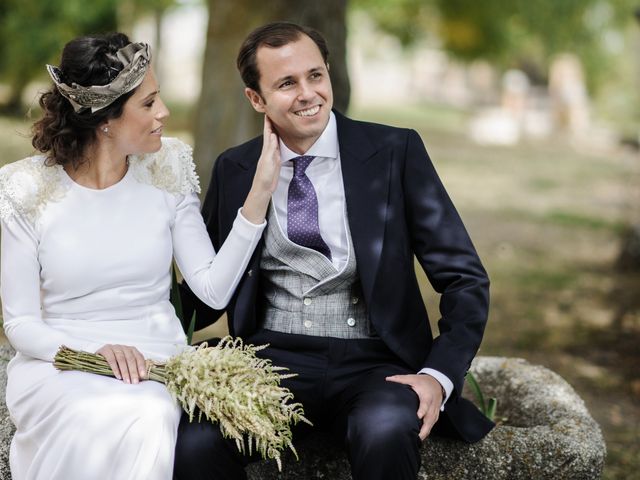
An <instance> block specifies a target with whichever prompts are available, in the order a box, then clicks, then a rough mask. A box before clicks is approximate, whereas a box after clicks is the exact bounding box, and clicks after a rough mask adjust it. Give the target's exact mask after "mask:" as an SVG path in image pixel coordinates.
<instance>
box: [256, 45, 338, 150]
mask: <svg viewBox="0 0 640 480" xmlns="http://www.w3.org/2000/svg"><path fill="white" fill-rule="evenodd" d="M256 65H257V67H258V71H259V72H260V92H256V91H255V90H253V89H251V88H246V89H245V94H246V96H247V98H248V99H249V101H250V102H251V105H252V106H253V108H254V109H255V110H257V111H258V112H261V113H266V114H267V116H268V117H269V119H271V122H272V123H273V126H274V127H275V130H276V132H277V133H278V135H279V136H280V138H281V139H282V141H283V142H284V143H285V144H286V145H287V147H289V148H290V149H291V150H293V151H294V152H296V153H300V154H304V153H305V152H306V151H307V150H308V149H309V148H310V147H311V146H312V145H313V144H314V143H315V141H316V140H317V139H318V138H319V137H320V135H321V134H322V132H323V131H324V129H325V127H326V126H327V123H328V122H329V113H330V112H331V107H332V106H333V91H332V90H331V80H330V78H329V71H328V69H327V66H326V64H325V63H324V60H323V59H322V55H321V53H320V50H319V49H318V47H317V45H316V44H315V43H314V42H313V40H311V38H309V37H308V36H306V35H303V34H301V35H300V38H299V39H298V40H296V41H294V42H291V43H288V44H286V45H284V46H282V47H278V48H271V47H268V46H261V47H260V48H258V51H257V53H256Z"/></svg>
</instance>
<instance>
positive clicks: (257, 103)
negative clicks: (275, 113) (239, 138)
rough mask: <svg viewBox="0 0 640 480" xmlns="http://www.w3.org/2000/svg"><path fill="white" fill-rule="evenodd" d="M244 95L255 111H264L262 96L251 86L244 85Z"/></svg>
mask: <svg viewBox="0 0 640 480" xmlns="http://www.w3.org/2000/svg"><path fill="white" fill-rule="evenodd" d="M244 95H245V97H247V98H248V99H249V102H251V106H252V107H253V109H254V110H255V111H256V112H260V113H264V98H262V95H260V94H259V93H258V92H256V91H255V90H254V89H253V88H249V87H246V88H245V89H244Z"/></svg>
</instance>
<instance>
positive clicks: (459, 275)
mask: <svg viewBox="0 0 640 480" xmlns="http://www.w3.org/2000/svg"><path fill="white" fill-rule="evenodd" d="M405 159H406V160H405V161H406V163H405V168H404V172H403V173H404V175H403V182H404V192H405V202H406V204H405V209H406V212H407V224H408V228H409V230H410V232H409V233H410V238H411V241H412V248H413V251H414V254H415V255H416V257H417V259H418V262H419V263H420V265H421V266H422V268H423V269H424V271H425V273H426V275H427V277H428V279H429V281H430V282H431V284H432V286H433V288H434V289H435V290H436V291H437V292H438V293H440V294H441V297H440V314H441V318H440V320H439V321H438V330H439V334H438V336H437V337H436V338H435V339H434V343H433V346H432V348H431V351H430V353H429V355H428V357H427V359H426V362H425V364H424V367H425V368H433V369H434V370H437V371H439V372H442V373H443V374H445V375H446V376H447V377H448V378H450V379H451V380H452V382H453V384H454V387H455V389H456V390H457V392H458V393H460V392H461V391H462V387H463V384H464V376H465V375H466V372H467V370H468V369H469V366H470V365H471V360H472V359H473V357H474V356H475V354H476V352H477V351H478V348H479V346H480V342H481V340H482V336H483V333H484V328H485V325H486V322H487V315H488V308H489V278H488V276H487V273H486V271H485V269H484V267H483V266H482V263H481V261H480V259H479V257H478V254H477V253H476V250H475V248H474V246H473V244H472V242H471V239H470V238H469V235H468V234H467V231H466V229H465V227H464V224H463V223H462V220H461V218H460V216H459V215H458V212H457V211H456V209H455V207H454V206H453V203H452V202H451V199H450V198H449V195H448V194H447V192H446V190H445V188H444V186H443V185H442V182H441V181H440V179H439V177H438V174H437V173H436V171H435V168H434V167H433V164H432V163H431V160H430V158H429V155H428V154H427V151H426V149H425V147H424V144H423V143H422V140H421V139H420V137H419V135H418V134H417V133H416V132H415V131H413V130H411V131H409V134H408V138H407V145H406V156H405Z"/></svg>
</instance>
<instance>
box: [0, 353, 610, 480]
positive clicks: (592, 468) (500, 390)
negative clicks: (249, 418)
mask: <svg viewBox="0 0 640 480" xmlns="http://www.w3.org/2000/svg"><path fill="white" fill-rule="evenodd" d="M12 355H13V352H12V350H11V348H10V347H9V346H6V345H4V346H0V393H1V394H2V398H4V392H5V387H6V363H7V362H8V360H9V359H10V358H11V356H12ZM472 371H473V373H474V375H475V376H476V378H477V379H478V381H479V383H480V385H481V386H482V388H483V391H484V393H485V396H487V397H497V398H498V402H499V403H498V411H497V414H498V416H499V417H501V418H503V417H506V419H505V420H504V421H502V423H500V424H499V425H498V426H497V427H496V428H495V429H494V430H493V431H492V432H491V433H490V434H489V435H488V436H487V437H486V438H485V439H484V440H482V441H480V442H478V443H476V444H473V445H468V444H465V443H462V442H457V441H453V440H448V439H442V438H428V439H427V440H426V442H425V444H424V447H423V451H422V469H421V471H420V474H419V479H420V480H445V479H447V480H448V479H452V478H455V479H461V480H462V479H469V480H471V479H478V480H480V479H482V480H486V479H491V480H500V479H505V480H506V479H509V480H519V479H522V480H525V479H526V480H530V479H532V478H535V479H540V480H544V479H553V480H562V479H576V480H587V479H597V478H600V477H601V474H602V469H603V466H604V458H605V454H606V449H605V444H604V440H603V437H602V432H601V431H600V428H599V426H598V424H597V423H596V422H595V421H594V420H593V418H592V417H591V415H590V414H589V412H588V411H587V409H586V407H585V405H584V402H583V401H582V399H581V398H580V397H579V396H578V395H577V394H576V392H575V391H574V390H573V388H571V386H570V385H569V384H568V383H567V382H565V381H564V380H563V379H562V378H561V377H560V376H558V375H557V374H555V373H553V372H551V371H550V370H548V369H546V368H543V367H540V366H535V365H531V364H529V363H528V362H526V361H525V360H522V359H516V358H502V357H479V358H477V359H476V360H475V361H474V363H473V366H472ZM13 431H14V429H13V426H12V424H11V420H10V419H9V414H8V412H7V409H6V406H5V405H4V402H0V478H1V479H10V478H11V476H10V474H9V467H8V459H9V455H8V453H9V442H10V439H11V435H12V434H13ZM298 452H299V454H300V461H296V460H295V458H293V457H292V456H291V455H289V454H287V455H285V457H284V468H283V472H282V473H279V472H278V470H277V468H276V467H275V464H274V463H273V462H259V463H255V464H252V465H250V466H249V468H248V474H249V479H250V480H275V479H279V480H311V479H325V480H348V479H350V478H351V476H350V473H349V465H348V463H347V461H346V459H345V456H344V454H343V453H342V451H341V450H340V446H339V445H337V444H336V443H335V442H333V441H332V440H331V439H329V438H327V437H324V436H322V435H320V434H318V435H315V436H310V437H309V438H307V439H305V440H304V442H301V443H300V444H299V445H298Z"/></svg>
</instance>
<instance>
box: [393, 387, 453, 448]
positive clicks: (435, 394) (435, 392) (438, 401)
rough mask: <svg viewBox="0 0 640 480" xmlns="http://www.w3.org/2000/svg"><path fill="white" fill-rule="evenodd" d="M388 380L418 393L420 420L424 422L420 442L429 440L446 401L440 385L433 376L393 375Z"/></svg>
mask: <svg viewBox="0 0 640 480" xmlns="http://www.w3.org/2000/svg"><path fill="white" fill-rule="evenodd" d="M386 380H387V381H389V382H396V383H402V384H404V385H409V386H410V387H411V388H412V389H413V391H414V392H416V395H418V400H419V401H420V404H419V405H418V418H419V419H421V420H422V428H421V429H420V434H419V435H420V440H424V439H425V438H427V437H428V436H429V433H430V432H431V428H432V427H433V425H434V424H435V423H436V421H437V420H438V417H439V416H440V407H441V406H442V401H443V400H444V398H443V396H442V386H441V385H440V383H439V382H438V381H437V380H436V379H435V378H433V377H432V376H431V375H392V376H391V377H387V378H386Z"/></svg>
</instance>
